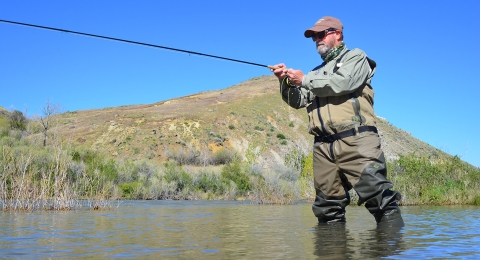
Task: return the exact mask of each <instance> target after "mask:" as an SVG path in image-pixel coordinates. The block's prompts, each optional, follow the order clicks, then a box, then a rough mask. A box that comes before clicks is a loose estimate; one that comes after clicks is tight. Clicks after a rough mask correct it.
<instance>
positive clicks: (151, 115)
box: [54, 76, 440, 163]
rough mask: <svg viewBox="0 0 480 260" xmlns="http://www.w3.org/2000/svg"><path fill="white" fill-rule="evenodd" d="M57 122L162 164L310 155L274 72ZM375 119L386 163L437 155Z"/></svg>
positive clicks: (63, 132)
mask: <svg viewBox="0 0 480 260" xmlns="http://www.w3.org/2000/svg"><path fill="white" fill-rule="evenodd" d="M56 120H57V127H56V128H55V129H54V131H55V132H56V133H57V134H59V135H60V136H62V137H63V138H64V139H65V140H68V141H69V142H74V143H75V145H79V146H85V147H88V148H93V149H99V150H104V151H106V152H108V153H109V154H110V155H112V156H114V157H118V158H122V157H128V158H134V159H145V158H147V159H149V160H153V161H159V162H162V161H166V160H167V157H168V155H169V154H170V155H171V154H172V153H175V151H178V150H185V149H187V150H192V151H194V152H197V154H198V153H199V152H200V151H205V150H208V151H209V152H216V151H218V150H219V149H222V148H224V149H234V150H235V151H237V152H238V153H239V154H245V152H246V150H247V149H248V148H249V146H250V147H252V146H253V147H257V148H259V149H260V150H261V151H262V153H261V160H263V162H265V163H268V162H271V161H275V160H277V161H278V160H283V159H282V158H283V157H284V156H282V155H284V154H285V153H289V152H290V151H291V150H292V146H294V147H297V148H299V149H302V150H303V151H305V152H307V151H309V150H310V149H311V143H312V137H311V136H310V135H309V134H308V133H307V127H308V117H307V114H306V111H305V109H299V110H295V109H293V108H290V107H288V106H287V105H286V104H285V103H284V102H283V101H282V100H281V97H280V95H279V90H278V81H277V79H276V78H275V77H273V76H264V77H259V78H253V79H251V80H248V81H246V82H242V83H240V84H238V85H235V86H232V87H229V88H226V89H222V90H218V91H209V92H203V93H198V94H195V95H190V96H186V97H181V98H176V99H171V100H167V101H162V102H159V103H155V104H149V105H132V106H123V107H115V108H105V109H100V110H87V111H76V112H67V113H64V114H61V115H58V117H57V118H56ZM377 123H378V128H379V132H380V136H381V137H382V143H383V149H384V151H385V154H386V157H387V159H388V160H394V159H397V158H398V156H399V155H401V154H408V153H411V152H417V153H420V154H432V153H439V152H440V151H438V150H437V149H435V148H434V147H432V146H430V145H428V144H426V143H424V142H422V141H420V140H418V139H416V138H414V137H413V136H411V135H410V134H408V133H407V132H405V131H403V130H401V129H398V128H396V127H395V126H393V125H391V124H389V123H388V122H387V121H385V120H384V119H381V118H379V119H378V122H377Z"/></svg>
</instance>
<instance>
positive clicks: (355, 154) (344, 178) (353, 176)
mask: <svg viewBox="0 0 480 260" xmlns="http://www.w3.org/2000/svg"><path fill="white" fill-rule="evenodd" d="M347 52H348V51H347ZM347 52H345V53H343V54H342V55H341V56H340V57H339V58H338V59H337V60H336V63H337V64H338V63H339V62H340V61H341V59H342V58H343V56H344V55H345V54H346V53H347ZM372 62H374V61H372V60H369V63H370V64H371V63H372ZM323 65H325V64H322V65H320V66H319V67H317V68H315V69H314V70H316V69H319V68H321V67H322V66H323ZM334 68H335V69H334V73H335V71H336V69H338V66H337V65H336V66H335V67H334ZM357 98H358V96H357V95H352V94H350V100H351V101H352V105H353V108H354V111H355V115H354V116H353V117H352V118H357V119H358V121H357V122H359V123H360V125H359V126H356V127H354V128H351V129H349V130H346V131H342V132H339V133H336V134H331V135H324V136H315V142H314V148H313V167H314V182H315V191H316V196H315V201H314V203H313V205H312V210H313V213H314V214H315V216H316V217H317V218H318V221H319V223H339V222H340V223H342V222H345V208H346V207H347V206H348V205H349V204H350V195H349V191H350V190H351V189H352V188H353V189H354V190H355V191H356V193H357V194H358V197H359V200H358V205H361V204H365V207H366V208H367V210H368V211H369V212H370V213H371V214H372V215H373V216H374V218H375V220H376V222H377V224H378V226H381V225H395V226H403V220H402V217H401V214H400V209H399V207H398V205H397V202H398V201H400V199H401V195H400V193H398V192H397V191H392V190H390V189H391V188H392V187H393V184H392V182H391V181H389V180H388V179H387V178H386V177H387V168H386V161H385V157H384V154H383V151H382V150H381V148H380V138H379V136H378V131H377V128H376V127H375V126H367V125H361V124H362V123H363V122H364V120H363V117H362V115H361V114H360V112H359V111H360V107H359V104H360V102H358V100H357ZM326 100H327V102H328V98H327V99H326ZM315 102H316V105H317V108H316V109H317V113H316V114H317V116H318V119H319V122H320V126H319V127H320V128H321V130H322V131H323V132H326V130H325V126H324V120H323V119H322V117H321V113H320V109H321V106H320V105H321V104H320V99H319V98H318V97H316V98H315ZM327 105H328V104H327Z"/></svg>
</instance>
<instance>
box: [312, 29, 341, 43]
mask: <svg viewBox="0 0 480 260" xmlns="http://www.w3.org/2000/svg"><path fill="white" fill-rule="evenodd" d="M335 31H336V29H333V28H330V29H326V30H325V31H321V32H316V33H313V35H312V41H314V42H316V41H317V39H323V38H325V36H327V35H328V34H330V33H331V32H335Z"/></svg>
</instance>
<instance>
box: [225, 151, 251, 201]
mask: <svg viewBox="0 0 480 260" xmlns="http://www.w3.org/2000/svg"><path fill="white" fill-rule="evenodd" d="M222 178H223V179H224V180H225V181H226V184H227V186H228V185H229V182H230V180H231V181H233V182H234V183H235V184H236V186H237V189H238V192H240V193H241V194H246V193H247V192H248V191H250V190H251V189H252V183H251V181H250V176H249V174H248V171H247V169H245V167H244V165H243V164H242V163H241V162H240V160H239V159H235V160H233V161H232V162H231V163H229V164H226V165H225V166H223V169H222Z"/></svg>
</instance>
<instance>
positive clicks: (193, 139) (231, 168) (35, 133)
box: [0, 76, 480, 211]
mask: <svg viewBox="0 0 480 260" xmlns="http://www.w3.org/2000/svg"><path fill="white" fill-rule="evenodd" d="M277 85H278V83H277V81H276V80H275V79H274V78H273V77H270V76H265V77H259V78H254V79H251V80H248V81H246V82H242V83H240V84H238V85H235V86H232V87H230V88H226V89H223V90H218V91H210V92H204V93H199V94H195V95H191V96H186V97H181V98H178V99H172V100H168V101H162V102H159V103H156V104H150V105H131V106H122V107H116V108H105V109H99V110H88V111H74V112H69V111H67V112H61V111H60V107H59V106H54V105H52V104H51V103H47V104H46V105H45V108H44V110H43V114H42V115H38V116H34V117H31V118H26V117H25V116H24V114H23V113H22V112H20V111H17V110H14V111H7V110H6V109H3V108H0V193H1V200H0V204H1V207H2V209H3V210H4V211H32V210H73V209H79V208H89V209H106V208H112V207H115V206H116V205H118V203H116V202H118V201H121V200H127V199H142V200H143V199H149V200H158V199H189V200H213V199H220V200H249V201H251V202H252V203H259V204H292V203H295V202H297V201H300V200H310V201H311V200H313V199H314V194H315V191H314V187H313V176H312V175H313V170H312V154H311V142H312V138H311V137H310V136H309V135H308V133H307V130H306V127H307V123H308V122H307V121H308V119H307V118H306V115H305V114H306V113H305V111H303V110H298V111H297V110H294V109H289V108H288V107H287V106H286V105H284V104H283V102H282V101H281V98H280V97H279V95H278V89H277V87H278V86H277ZM377 124H378V128H379V134H380V135H381V138H382V148H383V150H384V152H385V155H386V158H387V160H388V165H387V167H388V175H389V178H390V179H391V180H392V181H393V183H394V184H395V187H394V189H396V190H399V191H400V192H401V193H402V195H403V199H402V201H401V204H402V205H425V204H435V205H447V204H474V205H480V169H479V168H478V167H474V166H472V165H470V164H468V163H466V162H463V161H462V160H461V158H460V157H458V156H450V155H448V154H446V153H444V152H442V151H440V150H438V149H436V148H434V147H432V146H430V145H428V144H425V143H423V142H422V141H420V140H418V139H416V138H414V137H412V136H411V135H410V134H409V133H407V132H405V131H403V130H401V129H398V128H396V127H395V126H393V125H391V124H390V123H388V121H387V120H386V119H383V118H380V117H379V118H378V122H377ZM351 195H352V199H353V200H355V199H356V196H355V194H354V192H353V191H352V194H351Z"/></svg>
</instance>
